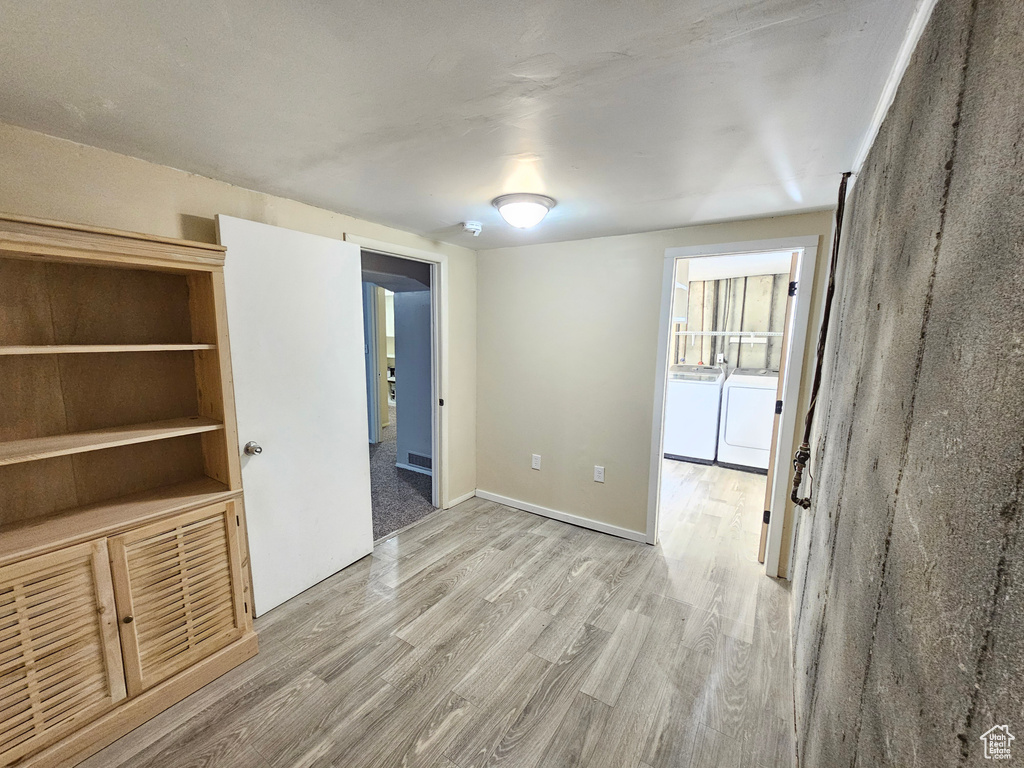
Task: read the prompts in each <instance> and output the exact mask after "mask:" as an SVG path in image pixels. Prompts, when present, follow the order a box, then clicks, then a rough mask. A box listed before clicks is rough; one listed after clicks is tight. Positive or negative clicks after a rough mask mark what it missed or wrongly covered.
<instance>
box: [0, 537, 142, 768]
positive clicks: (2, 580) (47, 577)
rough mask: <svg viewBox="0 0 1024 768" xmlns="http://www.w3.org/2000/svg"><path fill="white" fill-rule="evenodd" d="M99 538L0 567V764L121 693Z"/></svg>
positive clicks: (77, 723)
mask: <svg viewBox="0 0 1024 768" xmlns="http://www.w3.org/2000/svg"><path fill="white" fill-rule="evenodd" d="M116 621H117V615H116V612H115V609H114V594H113V589H112V587H111V581H110V565H109V563H108V561H107V545H106V540H105V539H101V540H99V541H95V542H90V543H86V544H80V545H78V546H75V547H69V548H67V549H63V550H60V551H58V552H55V553H53V554H49V555H42V556H40V557H34V558H31V559H29V560H24V561H22V562H20V563H15V564H13V565H8V566H5V567H3V568H0V766H5V765H9V764H11V763H13V762H14V761H16V760H18V759H19V758H21V757H23V756H24V755H27V754H29V753H30V752H34V751H35V750H38V749H42V748H43V747H45V746H46V745H48V744H50V743H52V742H54V741H57V740H58V739H60V738H62V737H64V736H66V735H67V734H69V733H71V732H72V731H74V730H76V729H78V728H79V727H81V726H82V725H84V724H85V723H88V722H89V721H90V720H93V719H95V718H97V717H98V716H100V715H101V714H103V713H104V712H106V711H107V710H110V709H112V708H113V707H114V706H115V704H116V703H117V702H119V701H121V700H122V699H124V698H125V681H124V673H123V670H122V666H121V647H120V643H119V641H118V635H117V624H116Z"/></svg>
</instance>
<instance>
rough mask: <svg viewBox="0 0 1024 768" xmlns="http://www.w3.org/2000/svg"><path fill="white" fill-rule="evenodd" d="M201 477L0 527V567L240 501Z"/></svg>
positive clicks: (235, 494)
mask: <svg viewBox="0 0 1024 768" xmlns="http://www.w3.org/2000/svg"><path fill="white" fill-rule="evenodd" d="M241 493H242V492H241V490H236V491H232V490H230V489H229V488H228V487H227V486H226V485H224V484H223V483H219V482H217V481H216V480H211V479H210V478H208V477H204V478H202V479H199V480H193V481H189V482H186V483H179V484H177V485H169V486H166V487H164V488H157V489H155V490H149V491H144V492H142V493H133V494H131V495H130V496H122V497H120V498H117V499H112V500H110V501H104V502H101V503H99V504H90V505H88V506H85V507H80V508H78V509H71V510H67V511H64V512H60V513H58V514H55V515H52V516H50V517H44V518H39V519H36V520H33V521H31V522H28V523H15V524H13V525H6V526H3V527H0V566H2V565H4V564H5V563H6V562H7V561H9V560H12V559H19V560H20V559H22V558H24V557H29V556H32V555H37V554H42V553H44V552H48V551H52V550H55V549H60V548H62V547H67V546H72V545H74V544H78V543H80V542H83V541H90V540H92V539H97V538H101V537H104V536H110V535H113V534H116V533H119V532H120V531H123V530H125V529H127V528H134V527H137V526H139V525H142V524H144V523H148V522H153V521H156V520H159V519H160V518H163V517H166V516H168V515H173V514H177V513H179V512H185V511H188V510H191V509H196V508H198V507H203V506H206V505H208V504H214V503H216V502H218V501H224V500H225V499H230V498H234V497H236V496H240V495H241Z"/></svg>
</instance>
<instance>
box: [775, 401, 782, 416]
mask: <svg viewBox="0 0 1024 768" xmlns="http://www.w3.org/2000/svg"><path fill="white" fill-rule="evenodd" d="M780 413H782V401H781V400H776V401H775V415H776V416H777V415H778V414H780Z"/></svg>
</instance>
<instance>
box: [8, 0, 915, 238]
mask: <svg viewBox="0 0 1024 768" xmlns="http://www.w3.org/2000/svg"><path fill="white" fill-rule="evenodd" d="M915 4H916V2H915V0H856V1H854V0H618V1H613V0H598V2H580V0H505V1H504V2H498V1H497V0H445V2H443V3H441V2H429V1H427V2H424V0H392V1H391V2H379V1H377V2H374V1H373V0H290V1H289V2H286V3H267V2H258V0H217V1H216V2H209V3H199V2H194V1H193V2H184V1H183V0H161V2H159V3H155V2H138V0H92V1H91V2H82V0H32V2H25V1H24V0H0V18H2V19H3V23H2V24H0V72H3V77H2V78H0V120H2V121H5V122H10V123H14V124H16V125H21V126H25V127H28V128H32V129H36V130H39V131H43V132H45V133H48V134H52V135H55V136H60V137H64V138H68V139H72V140H74V141H78V142H82V143H84V144H89V145H93V146H98V147H103V148H105V149H110V150H114V151H116V152H121V153H124V154H128V155H132V156H135V157H140V158H144V159H146V160H151V161H153V162H157V163H161V164H164V165H170V166H173V167H176V168H181V169H184V170H188V171H192V172H195V173H199V174H202V175H205V176H210V177H213V178H217V179H223V180H226V181H229V182H232V183H234V184H238V185H241V186H244V187H248V188H251V189H255V190H259V191H262V192H268V193H272V194H275V195H282V196H285V197H290V198H294V199H297V200H301V201H304V202H307V203H312V204H314V205H318V206H321V207H324V208H328V209H331V210H334V211H340V212H343V213H347V214H351V215H353V216H357V217H360V218H364V219H368V220H371V221H374V222H378V223H381V224H387V225H390V226H394V227H398V228H401V229H404V230H408V231H412V232H416V233H419V234H423V235H426V236H429V237H432V238H434V239H438V240H443V241H447V242H453V243H459V244H462V245H467V246H469V247H472V248H488V247H496V246H504V245H514V244H520V243H534V242H546V241H555V240H568V239H576V238H582V237H592V236H599V235H608V234H620V233H627V232H639V231H648V230H655V229H665V228H670V227H676V226H683V225H687V224H693V223H697V222H704V221H717V220H723V219H731V218H743V217H750V216H760V215H765V214H772V213H782V212H791V211H799V210H808V209H813V208H821V207H824V206H830V205H832V203H833V200H834V198H835V195H836V189H837V186H838V181H839V178H838V174H839V173H840V172H842V171H844V170H848V169H849V167H850V165H851V164H852V162H853V160H854V156H855V154H856V152H857V149H858V146H859V144H860V142H861V140H862V139H863V137H864V135H865V132H866V131H867V129H868V126H869V123H870V120H871V116H872V113H873V111H874V109H875V107H876V104H877V102H878V100H879V96H880V94H881V92H882V88H883V85H884V83H885V80H886V78H887V77H888V75H889V71H890V69H891V68H892V65H893V62H894V60H895V59H896V55H897V50H898V49H899V46H900V43H901V42H902V38H903V36H904V34H905V31H906V30H907V28H908V26H909V24H910V20H911V16H912V14H913V11H914V6H915ZM524 191H526V192H542V193H545V194H548V195H551V196H552V197H554V198H556V199H557V200H558V201H559V204H558V207H556V208H555V210H554V211H552V213H551V214H550V215H549V217H548V219H547V220H545V221H544V223H542V224H541V225H540V226H538V227H537V228H536V229H534V230H531V231H519V230H513V229H512V228H510V227H508V226H507V225H506V224H504V223H503V222H502V221H501V219H500V217H499V216H498V214H497V212H496V211H495V210H494V209H493V208H491V206H490V205H489V201H490V200H491V199H492V198H493V197H495V196H497V195H499V194H502V193H506V192H524ZM467 219H470V220H479V221H481V222H483V225H484V232H483V234H482V235H481V236H480V237H479V238H473V237H472V236H471V235H469V234H465V233H463V232H462V231H461V227H460V226H459V223H460V222H462V221H464V220H467Z"/></svg>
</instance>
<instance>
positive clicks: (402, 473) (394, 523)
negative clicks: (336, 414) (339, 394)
mask: <svg viewBox="0 0 1024 768" xmlns="http://www.w3.org/2000/svg"><path fill="white" fill-rule="evenodd" d="M388 411H389V412H390V414H391V416H390V418H391V424H390V425H389V426H387V427H385V428H384V429H383V430H382V431H383V438H382V440H381V441H380V442H379V443H377V444H376V445H371V446H370V492H371V494H372V496H373V538H374V540H376V539H379V538H381V537H383V536H387V535H388V534H389V533H394V532H395V531H397V530H398V529H399V528H404V527H405V526H407V525H409V524H410V523H415V522H416V521H417V520H419V519H421V518H423V517H426V516H427V515H429V514H430V513H431V512H433V511H434V507H433V505H432V504H431V503H430V490H431V478H430V477H429V476H428V475H421V474H420V473H419V472H410V471H409V470H408V469H399V468H398V467H396V466H395V460H396V459H397V458H398V445H397V442H396V440H397V437H398V419H397V417H396V416H395V407H394V406H391V407H390V408H388Z"/></svg>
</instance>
